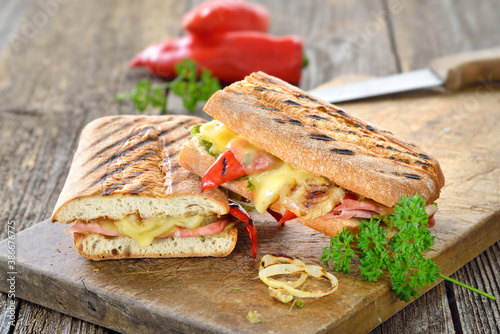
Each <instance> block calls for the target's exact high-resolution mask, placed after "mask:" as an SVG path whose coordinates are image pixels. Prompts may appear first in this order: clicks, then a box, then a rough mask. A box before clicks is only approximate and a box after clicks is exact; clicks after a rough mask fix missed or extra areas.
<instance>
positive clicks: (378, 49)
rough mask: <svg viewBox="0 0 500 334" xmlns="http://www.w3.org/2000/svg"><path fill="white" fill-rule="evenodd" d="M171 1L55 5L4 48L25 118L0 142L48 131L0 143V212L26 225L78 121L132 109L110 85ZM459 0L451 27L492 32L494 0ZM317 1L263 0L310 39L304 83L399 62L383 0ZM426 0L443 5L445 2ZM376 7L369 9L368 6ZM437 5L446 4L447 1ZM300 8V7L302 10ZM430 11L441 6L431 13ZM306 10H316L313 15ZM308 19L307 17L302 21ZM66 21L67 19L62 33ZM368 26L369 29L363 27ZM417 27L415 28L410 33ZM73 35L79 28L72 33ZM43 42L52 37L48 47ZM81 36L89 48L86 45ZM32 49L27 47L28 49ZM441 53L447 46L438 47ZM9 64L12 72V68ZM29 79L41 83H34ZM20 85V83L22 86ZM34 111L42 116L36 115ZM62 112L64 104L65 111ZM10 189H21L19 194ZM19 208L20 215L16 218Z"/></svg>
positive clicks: (39, 208) (282, 28) (165, 22)
mask: <svg viewBox="0 0 500 334" xmlns="http://www.w3.org/2000/svg"><path fill="white" fill-rule="evenodd" d="M178 3H180V2H173V1H171V2H160V1H157V2H154V3H153V4H151V5H149V6H144V5H142V4H134V3H133V2H122V3H115V2H109V3H108V4H106V5H103V4H101V3H97V2H94V3H91V2H89V4H88V5H86V4H78V5H76V4H74V2H71V3H68V5H69V6H72V7H70V8H71V10H67V9H64V8H63V7H61V12H59V14H58V15H57V17H56V18H54V19H53V20H52V19H51V20H50V21H49V23H48V25H47V26H46V27H45V28H44V29H43V30H41V31H40V32H39V33H38V34H37V37H36V38H35V39H34V40H33V41H32V43H31V42H30V43H29V44H28V45H26V47H25V49H24V50H23V51H29V52H22V53H19V54H15V53H12V52H11V53H10V54H5V55H4V59H2V61H4V60H5V61H4V62H2V64H3V65H4V66H5V67H4V68H2V70H3V71H2V73H6V72H5V71H4V69H5V68H9V71H8V73H9V76H8V78H7V79H8V80H7V81H6V80H4V78H5V77H4V76H2V78H0V87H2V88H5V89H6V90H2V89H1V88H0V91H1V92H0V95H1V100H0V101H1V102H0V110H1V111H7V110H8V111H9V113H11V114H12V115H11V116H12V118H15V117H14V115H17V116H21V114H22V115H23V118H19V121H18V122H13V121H9V123H4V121H3V118H0V120H1V121H0V124H2V125H3V124H6V125H5V126H3V127H2V129H5V130H6V131H3V134H4V136H3V137H2V141H1V142H2V143H11V139H10V138H14V137H13V136H10V132H9V129H14V128H11V127H8V126H7V124H10V125H13V126H18V125H21V126H22V125H23V124H25V123H24V122H28V124H26V125H25V126H23V127H21V129H26V130H27V131H28V133H29V131H35V132H36V128H37V122H38V121H40V122H41V124H44V125H43V128H45V129H50V130H47V131H46V133H49V134H50V137H51V139H49V140H45V141H44V139H42V138H44V136H43V135H41V134H40V133H38V134H36V133H35V134H36V135H35V138H37V139H41V140H42V143H38V142H37V141H36V140H32V141H31V143H32V144H34V145H33V146H32V147H31V150H34V151H35V152H33V151H30V147H29V146H28V145H27V146H24V147H21V148H20V149H19V150H15V149H14V148H16V146H14V145H2V146H3V147H4V148H2V149H3V150H4V151H2V149H0V153H1V154H0V156H1V157H2V164H0V170H1V168H2V167H3V166H9V169H7V168H5V167H4V168H5V169H3V170H1V172H0V178H2V177H3V176H6V177H4V178H3V179H5V180H6V181H8V182H9V180H12V181H10V182H13V181H14V180H15V182H13V183H12V184H11V186H9V188H8V190H9V191H8V192H2V193H1V194H0V196H3V199H7V201H6V202H5V203H4V202H3V201H2V202H0V203H2V204H1V205H2V206H0V215H2V219H3V220H7V219H10V218H16V219H18V220H19V224H22V226H23V227H27V226H30V225H31V224H33V223H35V222H37V221H40V220H43V219H45V218H47V217H48V215H49V211H50V210H47V208H50V207H52V206H53V204H54V203H55V198H56V197H57V194H58V192H59V190H60V188H61V187H62V182H63V179H64V175H65V173H66V171H67V168H68V167H69V160H70V155H71V152H73V148H74V144H75V140H76V137H77V135H78V133H79V131H80V129H81V127H82V126H83V124H84V123H86V122H87V120H90V119H93V118H95V117H97V116H100V115H103V114H114V113H130V112H133V109H132V108H131V106H130V105H127V104H119V105H115V104H114V103H113V102H112V100H111V98H110V97H112V96H113V94H114V93H115V92H117V91H123V90H126V89H129V88H130V87H132V85H133V84H134V82H135V81H136V80H137V79H138V78H139V77H141V76H143V75H144V72H142V73H141V72H128V71H127V70H126V61H127V60H128V59H129V58H130V56H131V55H133V54H134V53H135V52H136V51H137V50H138V49H140V48H142V47H143V46H145V45H147V44H149V43H153V42H155V41H157V40H161V39H163V38H165V32H167V34H168V35H169V36H176V35H178V34H180V30H179V27H178V20H179V18H180V15H181V13H182V12H183V11H184V10H185V9H187V7H188V5H189V3H187V4H186V3H184V4H179V5H177V4H178ZM407 3H408V5H409V6H414V7H415V12H417V13H419V12H422V11H426V10H428V9H429V8H431V6H430V5H428V4H425V6H426V7H421V5H419V4H418V3H413V2H404V5H405V6H406V5H407ZM460 3H461V5H460V7H459V9H460V10H461V11H460V12H457V11H455V12H454V14H453V15H449V17H453V16H456V15H458V16H460V17H461V19H460V21H459V22H455V23H454V24H462V25H464V26H465V27H466V28H465V30H464V31H465V32H466V33H465V34H464V35H462V36H460V35H456V36H460V38H461V39H468V40H470V41H476V42H475V43H484V41H488V40H492V38H493V39H494V38H496V36H497V34H496V30H495V27H496V26H495V25H491V23H490V22H495V20H494V19H493V20H488V19H484V20H478V18H488V17H493V16H494V15H495V11H494V8H493V7H492V6H489V5H488V4H487V3H486V4H485V3H482V4H481V5H474V6H479V7H480V9H478V10H480V12H481V15H478V16H477V18H476V21H479V22H477V24H470V23H471V22H472V21H470V20H471V19H470V18H468V16H470V15H462V14H461V13H474V12H475V11H476V9H472V8H469V7H470V6H471V5H470V6H468V7H467V8H465V9H464V5H465V4H466V2H460ZM315 4H316V3H315ZM266 5H267V4H266ZM320 5H321V6H319V5H318V6H314V7H309V6H305V5H302V4H300V3H298V2H292V1H290V2H287V3H286V4H282V6H279V4H278V5H276V6H275V5H271V6H273V7H272V9H271V10H272V13H273V14H272V15H273V16H272V17H273V18H274V17H275V16H280V19H279V20H280V21H279V24H276V25H274V24H273V27H272V29H273V32H275V33H277V34H281V33H290V31H291V30H293V31H300V35H301V36H302V37H303V38H305V39H306V41H307V43H308V45H307V49H308V50H310V51H308V52H310V53H311V54H312V59H313V61H314V60H315V63H313V64H312V66H311V67H309V69H308V70H306V72H305V76H304V81H303V87H304V88H306V89H307V88H312V87H314V86H315V85H316V84H319V83H321V82H324V81H326V80H328V79H330V78H332V77H333V76H334V75H338V74H342V73H353V72H363V73H367V74H372V75H382V74H389V73H393V72H395V71H396V70H397V69H396V66H395V65H394V61H393V58H391V57H392V56H391V53H390V52H389V50H388V49H386V48H385V46H386V45H388V44H389V40H388V37H387V34H386V32H387V29H386V28H384V29H380V30H378V28H377V25H376V23H377V22H379V21H377V18H378V17H377V11H379V10H380V9H381V8H384V5H383V4H380V3H379V2H368V3H365V2H361V1H359V2H343V3H330V2H320ZM323 5H324V6H323ZM95 6H99V9H95ZM433 6H440V7H439V8H443V7H444V9H446V5H445V6H442V5H433ZM109 8H112V10H110V9H109ZM282 8H286V11H285V12H286V13H288V12H289V13H291V14H292V13H293V16H296V17H300V18H301V19H300V20H288V19H287V16H286V15H283V14H281V13H283V12H284V11H283V9H282ZM297 8H299V9H297ZM310 8H315V9H314V10H313V9H310ZM492 9H493V10H492ZM37 10H39V7H37V5H33V8H32V11H31V12H30V14H31V15H33V14H35V13H36V11H37ZM374 10H375V12H372V11H374ZM440 12H442V13H445V12H446V11H445V10H443V11H440ZM72 13H78V14H79V15H81V16H82V17H85V18H86V19H84V20H81V19H79V20H74V19H73V15H72ZM92 13H96V14H97V15H94V14H92ZM304 13H307V15H303V14H304ZM373 13H375V14H373ZM409 13H413V12H403V13H402V16H401V20H400V22H402V23H407V22H408V20H409V19H410V20H411V19H412V15H410V14H409ZM287 15H288V14H287ZM436 15H438V16H439V14H436ZM447 17H448V16H442V17H439V19H438V20H434V21H433V22H436V25H439V24H440V23H439V22H441V21H443V20H444V19H445V18H447ZM138 18H139V19H138ZM141 18H148V19H141ZM312 18H316V19H315V20H312ZM318 18H319V19H318ZM332 18H333V19H332ZM311 20H312V21H313V22H312V23H311V22H309V21H311ZM108 21H109V22H108ZM372 21H375V22H372ZM75 22H81V23H80V24H81V26H80V28H78V27H76V24H75ZM369 22H372V23H371V25H367V24H368V23H369ZM418 24H419V23H418V22H413V21H411V24H410V26H415V25H418ZM436 25H432V24H426V26H425V27H424V28H423V29H420V28H419V29H415V30H413V31H412V33H411V36H409V37H411V38H414V39H415V38H418V36H421V35H422V36H425V37H426V40H423V42H422V43H420V42H419V43H416V42H415V43H411V45H406V46H408V47H411V48H412V49H411V50H412V52H415V53H418V48H422V47H423V46H425V45H426V44H428V43H427V40H431V41H432V40H433V39H436V38H446V37H441V34H440V33H442V32H443V31H445V32H446V31H448V30H449V26H447V25H445V24H443V29H440V30H436V28H435V27H436ZM68 26H70V27H73V28H71V30H70V31H69V33H67V34H65V33H64V32H66V30H68V29H67V27H68ZM372 26H373V27H372ZM81 27H83V28H81ZM370 28H371V29H373V30H369V29H370ZM478 28H480V29H478ZM398 29H399V28H398ZM467 29H469V30H471V31H472V35H471V34H470V33H468V32H467ZM82 30H83V31H82ZM98 30H102V31H103V32H104V34H103V37H102V38H101V37H100V36H99V31H98ZM325 30H328V31H329V33H324V31H325ZM371 31H373V32H377V31H380V33H375V34H374V36H375V38H371V39H370V41H371V42H368V43H367V44H366V45H367V47H365V48H361V46H364V45H365V44H364V39H363V38H362V37H363V36H364V34H363V33H365V34H368V35H372V33H371ZM478 31H479V32H480V33H479V34H478V33H477V32H478ZM331 33H333V34H334V37H331V36H332V34H331ZM415 35H418V36H417V37H415ZM74 36H80V37H81V38H78V39H75V38H74ZM412 36H413V37H412ZM484 36H488V38H484ZM312 37H314V38H315V39H313V38H312ZM369 37H371V36H369ZM471 37H472V38H471ZM461 39H460V40H458V39H457V38H456V37H455V38H454V40H455V41H457V40H458V42H461ZM345 42H348V43H350V44H351V45H353V46H357V47H358V48H355V50H357V49H360V52H356V54H355V55H354V56H352V57H346V56H345V54H341V53H339V52H338V50H339V49H341V48H342V47H345ZM48 45H50V46H51V47H50V48H49V47H47V46H48ZM89 45H90V46H92V48H89ZM30 49H34V50H31V51H30ZM341 50H343V49H341ZM7 53H8V51H7ZM446 53H448V52H445V53H443V54H446ZM425 54H429V53H425ZM438 55H440V54H438ZM97 57H104V58H109V59H110V60H111V61H106V60H105V59H104V60H103V59H96V58H97ZM5 58H7V59H5ZM40 59H41V60H42V64H43V65H44V69H47V71H44V73H43V75H42V72H41V71H40V70H39V68H40V67H39V66H38V65H39V63H40V62H39V60H40ZM387 59H390V61H387ZM116 60H118V62H116ZM320 60H321V61H320ZM426 61H427V59H423V60H422V63H425V64H426ZM425 64H424V65H425ZM1 66H2V65H0V68H1ZM15 72H20V74H18V73H15ZM97 72H99V73H97ZM110 73H111V75H110ZM40 77H43V78H40ZM2 84H3V86H2ZM36 86H39V87H37V88H35V87H36ZM16 87H17V88H16ZM24 89H26V92H23V90H24ZM37 90H38V92H37V93H36V94H32V92H33V91H35V92H36V91H37ZM28 97H29V98H28ZM178 105H179V104H177V105H176V106H175V107H174V108H175V109H176V110H175V112H180V111H181V110H180V108H178V107H177V106H178ZM52 112H58V113H57V114H56V115H54V116H53V117H52V116H51V117H48V118H45V117H46V116H45V114H47V113H52ZM35 113H39V114H43V115H44V116H34V114H35ZM64 113H67V114H66V115H64ZM3 114H5V113H3V112H2V113H0V115H2V116H0V117H3ZM26 114H29V115H31V116H32V117H31V118H30V117H24V116H29V115H26ZM81 115H87V117H86V118H84V117H83V116H81ZM8 117H10V116H8ZM59 118H62V119H59ZM74 120H76V122H75V123H76V124H73V123H72V122H73V121H74ZM56 124H57V125H56ZM63 128H64V129H65V130H64V131H61V130H58V129H63ZM61 134H62V136H61ZM9 136H10V138H9ZM59 137H62V138H59ZM16 138H17V137H16ZM65 139H69V141H65ZM52 145H53V146H52ZM39 151H42V152H46V154H45V155H49V156H55V157H57V158H56V166H57V169H56V170H50V168H49V167H50V160H48V161H45V162H44V159H43V155H41V153H38V152H39ZM54 152H55V154H54ZM4 153H5V154H4ZM11 153H13V154H14V157H15V159H12V160H11V155H10V154H11ZM25 154H28V156H35V157H37V159H36V164H35V166H34V167H31V161H30V159H26V160H24V159H23V155H25ZM64 154H65V155H64ZM4 162H5V164H4ZM23 163H24V164H23ZM18 167H20V168H18ZM38 168H41V169H40V172H39V173H35V171H36V170H38ZM48 173H50V174H48ZM47 175H50V178H49V180H48V184H47V185H46V184H45V183H44V178H46V177H47ZM36 179H38V180H36ZM2 184H6V183H2ZM26 186H29V191H25V187H26ZM39 187H40V188H39ZM40 189H43V190H40ZM32 192H37V195H36V196H35V195H33V194H32ZM7 193H8V194H7ZM18 195H19V196H23V197H18ZM20 198H23V200H20ZM15 199H17V201H15ZM11 209H12V210H11ZM7 216H9V217H7ZM20 216H22V219H19V217H20ZM32 320H34V319H32Z"/></svg>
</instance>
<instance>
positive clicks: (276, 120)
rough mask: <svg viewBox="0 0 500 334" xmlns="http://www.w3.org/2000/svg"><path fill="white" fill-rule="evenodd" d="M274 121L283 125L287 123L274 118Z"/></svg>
mask: <svg viewBox="0 0 500 334" xmlns="http://www.w3.org/2000/svg"><path fill="white" fill-rule="evenodd" d="M273 121H275V122H278V123H281V124H283V123H286V121H284V120H282V119H279V118H273Z"/></svg>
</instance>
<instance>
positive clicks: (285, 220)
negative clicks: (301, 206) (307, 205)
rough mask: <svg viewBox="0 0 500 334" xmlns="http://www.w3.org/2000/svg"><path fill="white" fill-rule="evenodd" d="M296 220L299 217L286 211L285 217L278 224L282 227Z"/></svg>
mask: <svg viewBox="0 0 500 334" xmlns="http://www.w3.org/2000/svg"><path fill="white" fill-rule="evenodd" d="M295 218H297V215H296V214H295V213H293V212H292V211H290V210H286V212H285V214H284V215H283V217H282V218H281V219H280V221H279V222H278V225H282V224H284V223H285V222H287V221H289V220H292V219H295Z"/></svg>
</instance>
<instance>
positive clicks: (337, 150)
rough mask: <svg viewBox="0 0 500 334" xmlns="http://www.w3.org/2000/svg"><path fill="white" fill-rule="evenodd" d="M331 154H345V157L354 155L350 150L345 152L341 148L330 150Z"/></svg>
mask: <svg viewBox="0 0 500 334" xmlns="http://www.w3.org/2000/svg"><path fill="white" fill-rule="evenodd" d="M330 151H331V152H334V153H338V154H345V155H354V154H355V153H354V152H353V151H351V150H346V149H342V148H334V149H331V150H330Z"/></svg>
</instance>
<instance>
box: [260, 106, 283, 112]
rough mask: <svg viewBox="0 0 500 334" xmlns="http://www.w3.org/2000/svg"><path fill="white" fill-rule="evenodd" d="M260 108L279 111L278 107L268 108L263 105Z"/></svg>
mask: <svg viewBox="0 0 500 334" xmlns="http://www.w3.org/2000/svg"><path fill="white" fill-rule="evenodd" d="M261 109H265V110H269V111H279V109H276V108H269V107H264V106H262V107H261Z"/></svg>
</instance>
